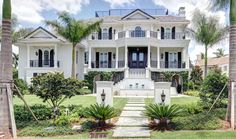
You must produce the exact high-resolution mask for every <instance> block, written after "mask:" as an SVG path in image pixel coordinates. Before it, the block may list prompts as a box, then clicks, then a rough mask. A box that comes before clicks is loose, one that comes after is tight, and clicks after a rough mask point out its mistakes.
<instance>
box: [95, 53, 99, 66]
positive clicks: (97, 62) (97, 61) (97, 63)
mask: <svg viewBox="0 0 236 139" xmlns="http://www.w3.org/2000/svg"><path fill="white" fill-rule="evenodd" d="M95 64H96V65H95V66H96V68H99V52H96V62H95Z"/></svg>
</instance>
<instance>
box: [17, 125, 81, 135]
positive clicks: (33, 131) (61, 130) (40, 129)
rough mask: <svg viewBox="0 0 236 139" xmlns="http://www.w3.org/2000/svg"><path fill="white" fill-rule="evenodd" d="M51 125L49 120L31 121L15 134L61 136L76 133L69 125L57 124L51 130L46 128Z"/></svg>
mask: <svg viewBox="0 0 236 139" xmlns="http://www.w3.org/2000/svg"><path fill="white" fill-rule="evenodd" d="M50 126H52V123H51V122H50V121H41V122H40V123H39V124H38V123H36V122H31V123H30V124H28V126H27V127H25V128H21V129H20V130H19V131H18V132H17V134H18V136H40V137H46V136H62V135H73V134H76V133H78V132H77V131H75V130H72V128H71V127H70V126H57V127H55V129H53V130H46V128H48V127H50Z"/></svg>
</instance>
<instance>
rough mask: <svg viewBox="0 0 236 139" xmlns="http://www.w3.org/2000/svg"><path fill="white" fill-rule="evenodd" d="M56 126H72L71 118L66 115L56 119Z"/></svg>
mask: <svg viewBox="0 0 236 139" xmlns="http://www.w3.org/2000/svg"><path fill="white" fill-rule="evenodd" d="M55 124H56V125H57V126H68V125H69V124H70V120H69V116H66V115H61V116H59V117H58V118H57V119H56V121H55Z"/></svg>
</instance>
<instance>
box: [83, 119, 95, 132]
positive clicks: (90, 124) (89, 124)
mask: <svg viewBox="0 0 236 139" xmlns="http://www.w3.org/2000/svg"><path fill="white" fill-rule="evenodd" d="M81 126H82V129H83V130H84V131H88V130H92V129H95V128H96V126H97V123H96V122H95V121H91V120H86V121H83V122H81Z"/></svg>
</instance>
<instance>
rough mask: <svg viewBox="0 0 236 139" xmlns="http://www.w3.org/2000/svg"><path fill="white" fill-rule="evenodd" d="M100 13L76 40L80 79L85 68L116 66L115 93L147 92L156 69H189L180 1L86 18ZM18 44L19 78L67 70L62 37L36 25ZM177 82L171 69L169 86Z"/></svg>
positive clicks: (67, 57) (68, 57)
mask: <svg viewBox="0 0 236 139" xmlns="http://www.w3.org/2000/svg"><path fill="white" fill-rule="evenodd" d="M99 19H102V20H103V22H102V24H101V26H100V30H99V31H98V32H94V33H92V34H91V35H90V36H88V37H87V39H86V40H84V41H83V42H82V43H81V44H78V47H77V57H76V59H77V65H78V66H77V73H78V74H77V75H78V78H79V79H83V76H84V74H87V73H88V72H90V71H106V72H107V71H113V72H118V73H119V74H120V75H121V76H120V77H122V78H121V79H120V80H119V81H118V83H116V84H115V85H114V90H115V91H116V92H118V94H120V95H127V94H133V95H138V94H137V93H143V94H145V95H148V94H152V92H153V91H154V82H157V81H161V80H162V78H163V77H162V74H161V73H163V72H168V71H169V72H182V71H186V72H188V71H189V55H188V46H189V42H190V40H189V39H187V38H186V34H185V29H186V26H187V25H188V24H189V21H188V20H186V18H185V9H184V8H183V7H182V8H180V9H179V13H177V15H168V12H166V10H159V9H149V10H141V9H136V10H109V11H101V12H99V11H98V12H96V14H95V18H92V19H88V21H96V20H99ZM45 35H46V36H45ZM19 45H20V47H19V48H20V62H19V77H20V78H22V79H25V80H26V81H27V82H29V81H30V78H32V77H33V76H36V75H37V74H38V73H45V72H48V71H62V72H64V74H65V75H66V76H70V73H71V53H72V50H71V46H70V45H71V44H70V43H69V42H67V41H66V40H64V39H62V38H60V37H58V36H56V35H54V34H52V33H50V32H49V31H47V30H45V29H43V28H39V29H37V30H36V31H34V32H33V33H31V34H30V35H28V36H26V37H25V38H24V39H23V40H21V42H20V43H19ZM84 52H85V53H84ZM84 57H85V59H84ZM81 59H83V60H81ZM82 63H85V66H84V67H82V66H81V65H82ZM182 82H183V81H181V77H179V75H173V81H172V86H173V87H177V85H178V84H181V83H182ZM173 93H176V91H174V92H173Z"/></svg>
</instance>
